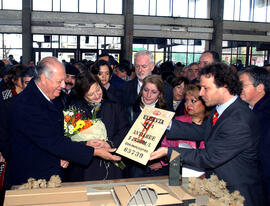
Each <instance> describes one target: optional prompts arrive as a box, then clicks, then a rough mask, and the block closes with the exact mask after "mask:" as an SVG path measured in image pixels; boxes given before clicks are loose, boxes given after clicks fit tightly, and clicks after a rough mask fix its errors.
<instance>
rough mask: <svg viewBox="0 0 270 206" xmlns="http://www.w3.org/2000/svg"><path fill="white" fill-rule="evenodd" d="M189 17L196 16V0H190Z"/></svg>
mask: <svg viewBox="0 0 270 206" xmlns="http://www.w3.org/2000/svg"><path fill="white" fill-rule="evenodd" d="M188 17H189V18H194V17H195V1H189V7H188Z"/></svg>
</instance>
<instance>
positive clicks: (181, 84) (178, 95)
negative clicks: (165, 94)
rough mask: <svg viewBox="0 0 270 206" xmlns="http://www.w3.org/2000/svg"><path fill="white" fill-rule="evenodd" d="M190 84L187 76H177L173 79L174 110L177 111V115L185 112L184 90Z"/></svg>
mask: <svg viewBox="0 0 270 206" xmlns="http://www.w3.org/2000/svg"><path fill="white" fill-rule="evenodd" d="M188 84H189V80H188V79H187V78H185V77H175V78H174V79H173V80H172V81H171V85H172V87H173V110H174V111H175V116H179V115H183V114H185V107H184V103H185V100H184V91H185V88H186V86H187V85H188Z"/></svg>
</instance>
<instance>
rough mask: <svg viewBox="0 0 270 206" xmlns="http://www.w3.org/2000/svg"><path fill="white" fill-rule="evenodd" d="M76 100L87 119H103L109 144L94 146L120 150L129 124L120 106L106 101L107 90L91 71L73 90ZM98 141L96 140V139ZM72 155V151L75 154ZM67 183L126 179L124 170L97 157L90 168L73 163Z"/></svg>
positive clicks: (104, 142) (80, 75) (82, 76)
mask: <svg viewBox="0 0 270 206" xmlns="http://www.w3.org/2000/svg"><path fill="white" fill-rule="evenodd" d="M72 93H73V95H74V97H76V99H73V100H71V105H73V106H75V107H76V108H78V109H80V110H82V111H84V114H83V115H84V118H90V119H92V118H93V114H94V113H96V118H100V119H101V120H102V122H103V123H104V125H105V127H106V130H107V137H108V141H107V142H106V141H102V140H99V142H102V145H95V144H93V145H91V146H94V147H97V146H105V147H116V148H117V147H118V146H119V145H120V143H121V142H122V140H123V138H124V137H125V135H126V134H127V132H128V129H129V127H128V123H127V121H126V120H125V118H124V114H123V110H122V108H121V107H120V106H119V104H117V103H115V102H113V101H110V100H109V99H108V98H106V91H105V90H104V89H103V88H102V86H101V84H100V82H99V80H98V79H97V78H96V77H95V76H94V75H92V74H91V73H90V72H85V73H81V74H79V76H78V78H77V79H76V83H75V87H74V88H73V91H72ZM93 141H95V140H93ZM71 152H72V151H71ZM67 170H68V171H67V181H89V180H103V179H117V178H121V177H122V170H121V169H120V168H119V167H117V166H115V165H114V164H113V163H112V162H110V161H105V160H103V159H101V158H99V157H94V158H93V159H92V161H91V163H90V165H89V166H88V167H83V166H81V165H77V164H75V163H71V164H70V166H69V168H68V169H67Z"/></svg>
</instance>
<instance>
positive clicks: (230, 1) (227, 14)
mask: <svg viewBox="0 0 270 206" xmlns="http://www.w3.org/2000/svg"><path fill="white" fill-rule="evenodd" d="M233 8H234V0H224V11H223V12H224V13H223V18H224V20H233Z"/></svg>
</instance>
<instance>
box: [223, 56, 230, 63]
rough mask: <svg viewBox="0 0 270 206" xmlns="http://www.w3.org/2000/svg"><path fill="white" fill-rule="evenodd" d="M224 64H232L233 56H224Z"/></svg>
mask: <svg viewBox="0 0 270 206" xmlns="http://www.w3.org/2000/svg"><path fill="white" fill-rule="evenodd" d="M222 62H224V63H227V64H230V63H231V55H230V54H222Z"/></svg>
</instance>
